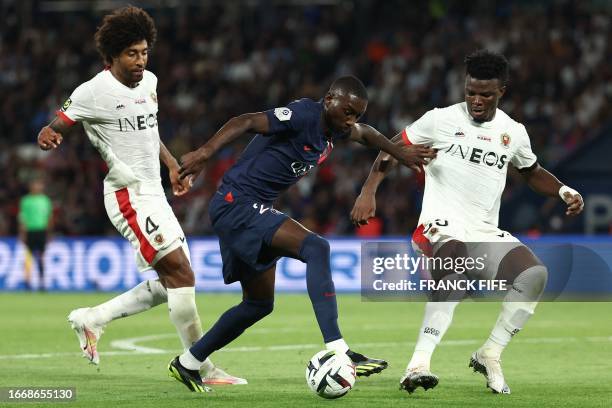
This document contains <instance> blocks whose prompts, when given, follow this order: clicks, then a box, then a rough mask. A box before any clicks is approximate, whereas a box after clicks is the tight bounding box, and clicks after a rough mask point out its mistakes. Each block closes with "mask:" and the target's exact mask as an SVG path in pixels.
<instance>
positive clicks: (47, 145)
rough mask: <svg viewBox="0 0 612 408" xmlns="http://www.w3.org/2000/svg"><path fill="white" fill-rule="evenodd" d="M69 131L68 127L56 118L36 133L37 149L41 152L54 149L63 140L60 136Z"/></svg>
mask: <svg viewBox="0 0 612 408" xmlns="http://www.w3.org/2000/svg"><path fill="white" fill-rule="evenodd" d="M68 129H70V125H68V124H67V123H66V122H64V121H63V120H61V119H60V118H59V117H56V118H55V119H53V120H52V121H51V123H49V124H48V125H47V126H45V127H43V128H42V129H41V130H40V132H38V147H40V148H41V149H42V150H51V149H56V148H57V147H58V146H59V145H60V144H61V143H62V140H64V138H63V136H62V134H65V133H66V132H68Z"/></svg>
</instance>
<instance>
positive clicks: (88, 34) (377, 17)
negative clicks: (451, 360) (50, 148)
mask: <svg viewBox="0 0 612 408" xmlns="http://www.w3.org/2000/svg"><path fill="white" fill-rule="evenodd" d="M132 3H133V4H134V5H139V6H142V7H145V8H146V9H147V10H148V11H149V12H150V13H151V15H152V16H153V17H154V19H155V21H156V23H157V28H158V43H157V45H156V46H155V49H154V50H153V53H152V55H151V58H150V59H149V69H150V70H152V71H153V72H155V73H156V74H157V76H158V77H159V89H158V94H159V100H160V112H159V123H160V134H161V137H162V139H163V140H164V142H165V143H166V145H167V146H168V147H169V148H170V150H171V151H172V152H173V153H174V154H175V156H177V157H180V155H181V154H183V153H185V152H187V151H189V150H191V149H193V148H195V147H198V146H200V145H201V144H202V143H203V142H205V141H206V140H207V139H208V138H209V137H210V136H211V135H212V134H213V133H214V132H215V131H216V130H217V129H218V128H219V127H220V126H221V125H222V124H223V123H224V122H225V121H226V120H228V119H229V118H231V117H232V116H233V115H236V114H240V113H244V112H252V111H259V110H264V109H268V108H272V107H276V106H281V105H284V104H286V103H287V102H288V101H291V100H292V99H295V98H298V97H311V98H315V99H318V98H319V97H321V96H322V95H323V94H324V92H325V91H326V89H327V87H328V86H329V84H330V83H331V81H332V79H333V78H334V77H336V76H338V75H341V74H346V73H353V74H355V75H357V76H358V77H359V78H361V79H362V80H363V81H364V83H365V84H366V85H367V86H368V90H369V94H370V104H369V107H368V111H367V115H366V117H364V118H363V121H365V122H367V123H369V124H371V125H373V126H375V127H377V128H378V129H380V130H381V131H382V132H383V133H385V134H386V135H388V136H392V135H394V134H395V133H397V132H398V131H399V130H401V129H402V128H403V127H404V126H405V125H407V124H409V123H411V122H412V121H414V120H415V119H416V118H418V117H419V116H420V115H421V114H423V113H424V112H425V111H427V110H429V109H431V108H433V107H436V106H446V105H449V104H453V103H456V102H458V101H461V100H462V98H463V93H462V92H463V91H462V89H463V88H462V87H463V74H464V72H463V57H464V55H465V54H466V53H468V52H471V51H473V50H474V49H476V48H478V47H486V48H489V49H492V50H495V51H500V52H503V53H505V54H506V55H507V57H508V58H509V60H510V62H511V66H512V69H511V80H510V84H509V88H508V93H507V94H506V96H505V98H504V99H503V103H502V108H503V109H504V110H505V111H506V112H508V113H509V114H510V115H511V116H513V117H514V118H515V119H517V120H519V121H521V122H523V123H524V124H525V125H526V126H527V129H528V131H529V133H530V136H531V140H532V146H533V149H534V151H535V152H536V154H537V155H538V157H539V160H540V162H541V164H543V165H544V166H545V167H546V168H548V169H551V170H553V171H554V173H555V174H557V175H558V176H559V177H560V178H561V179H562V180H563V181H565V182H567V183H568V184H569V185H571V186H574V187H575V188H577V189H578V190H580V191H581V192H582V193H583V194H584V196H585V198H586V202H587V208H586V210H585V214H584V216H582V217H579V218H576V219H568V218H565V217H563V216H562V214H563V208H562V206H561V205H560V204H559V203H558V201H559V200H545V199H542V198H539V197H537V196H536V195H535V194H533V193H531V192H530V191H528V189H526V188H525V187H524V185H523V184H522V182H521V181H520V180H519V177H518V176H517V175H516V174H514V173H511V174H510V176H509V180H508V188H507V189H506V192H505V193H504V206H503V208H502V211H501V227H502V228H505V229H508V230H510V231H512V232H513V233H517V234H518V233H523V234H531V235H538V234H542V233H578V234H581V233H599V234H609V233H610V231H611V230H612V189H610V183H609V180H610V176H612V161H611V160H610V159H609V156H610V154H611V153H612V138H611V137H610V136H611V134H612V114H611V112H612V103H611V101H612V65H610V61H612V41H610V39H611V36H612V24H611V18H610V17H611V15H612V3H611V2H609V1H605V0H601V1H568V0H529V1H522V0H519V1H510V0H505V1H497V2H491V1H486V0H479V1H471V2H463V1H453V0H430V1H416V2H410V5H408V4H407V3H405V2H403V1H394V0H387V1H382V2H381V1H370V0H363V1H355V2H351V1H340V0H338V1H335V0H321V1H312V2H311V1H298V0H296V1H255V0H253V1H236V2H216V1H204V2H199V1H197V2H196V1H170V0H168V1H164V0H159V1H149V2H144V1H133V2H132ZM122 5H124V3H123V2H117V1H33V0H19V1H12V0H2V1H0V21H2V22H3V23H2V25H1V28H0V95H2V99H1V102H0V134H1V135H2V137H1V138H0V171H1V172H2V174H3V177H2V178H3V182H2V183H1V184H0V236H15V235H16V232H17V224H16V215H17V211H18V202H19V198H20V197H21V196H22V195H23V194H25V193H26V192H27V185H28V181H29V180H30V179H32V178H33V177H36V176H37V175H42V176H44V178H45V180H46V191H47V193H48V194H49V195H50V196H51V198H52V200H53V203H54V215H55V220H56V222H55V228H54V234H55V236H66V237H71V236H91V235H94V236H100V235H116V231H115V230H114V228H113V227H112V225H111V224H110V223H109V222H108V221H107V219H106V214H105V211H104V207H103V201H102V183H101V180H102V179H103V177H104V175H105V170H106V169H105V164H104V162H103V161H102V160H101V159H100V157H99V155H98V153H97V152H96V151H95V150H94V148H93V147H92V146H91V145H90V143H89V141H88V140H87V138H86V136H85V134H84V132H83V129H82V127H81V126H80V125H78V126H75V129H74V130H73V131H72V133H71V134H70V135H68V137H66V138H65V141H64V144H63V145H62V147H61V148H60V149H58V150H57V151H54V152H51V153H45V152H41V151H39V150H38V148H37V147H36V145H35V140H36V135H37V132H38V130H39V129H40V128H41V127H42V126H44V125H45V124H47V123H48V122H49V121H50V119H51V118H52V117H53V116H54V112H55V111H56V110H57V109H58V107H59V106H60V105H61V104H62V102H63V101H64V100H65V99H66V98H67V97H68V95H69V94H70V93H71V91H72V90H73V89H74V88H75V87H76V86H77V85H79V84H80V83H81V82H83V81H85V80H87V79H89V78H90V77H91V76H93V75H94V74H95V73H97V72H98V71H100V70H101V69H102V68H103V65H102V63H101V60H100V58H99V56H98V55H97V53H96V51H95V48H94V44H93V34H94V32H95V29H96V26H97V25H98V24H99V22H100V20H101V17H102V16H103V15H104V13H106V12H108V11H109V10H111V9H113V8H116V7H119V6H122ZM247 140H248V138H245V139H244V140H243V141H242V142H241V143H235V144H234V145H232V146H230V147H228V148H226V149H225V150H223V151H222V152H220V153H219V154H218V155H217V157H216V158H215V159H214V160H212V161H211V162H210V165H209V167H208V171H207V172H206V174H205V176H204V177H201V178H200V179H199V180H198V182H197V184H196V185H195V186H194V189H193V191H192V192H191V193H190V194H189V195H188V196H187V197H182V198H180V199H177V198H170V200H171V203H172V205H173V207H174V209H175V211H176V213H177V216H178V217H179V220H180V221H181V222H182V225H183V227H184V229H185V231H186V233H187V234H190V235H210V234H212V231H211V227H210V223H209V220H208V216H207V211H206V208H207V200H208V197H209V196H210V195H211V194H212V192H213V191H214V190H215V186H216V185H217V183H218V182H219V179H220V177H221V176H222V174H223V172H224V171H225V170H226V169H227V168H228V166H230V165H231V163H232V162H233V161H234V160H235V159H236V157H237V155H238V154H239V153H240V151H241V150H242V148H243V147H244V145H245V144H246V142H247ZM374 157H375V153H374V152H371V151H368V150H365V149H361V148H360V147H358V146H351V147H350V148H348V149H336V151H334V153H333V160H329V161H327V162H326V164H325V165H324V166H323V167H322V168H320V169H319V170H318V172H316V173H315V174H313V175H312V176H311V177H310V178H309V179H308V180H304V181H302V182H301V183H300V184H299V185H298V186H296V187H295V188H293V189H292V190H291V191H290V192H289V193H288V194H286V195H285V196H284V197H283V198H282V199H281V200H280V201H279V202H278V203H277V208H278V209H280V210H282V211H285V212H286V213H288V214H290V215H291V216H293V217H295V218H296V219H298V220H300V221H301V222H303V223H304V224H305V225H306V226H308V227H309V228H311V229H312V230H314V231H317V232H319V233H322V234H326V235H340V236H354V235H356V234H362V235H369V236H377V235H381V234H384V235H397V236H402V235H404V236H405V235H406V234H408V233H409V232H410V231H411V230H412V228H413V227H414V226H415V223H416V221H417V218H418V214H419V210H420V196H421V193H420V191H419V190H418V187H417V183H416V181H415V176H414V175H413V174H411V173H410V172H409V171H408V170H405V169H404V170H401V171H398V172H396V173H395V174H394V175H393V177H391V178H390V179H389V180H388V181H387V182H386V183H385V185H384V188H383V189H382V190H381V191H380V193H379V195H378V219H377V220H376V221H375V222H373V223H371V225H370V226H369V228H368V229H366V230H363V231H355V230H354V229H353V227H352V226H351V225H350V223H349V222H348V221H349V219H348V216H347V215H348V213H349V211H350V209H351V206H352V204H353V201H354V198H355V197H356V195H357V194H358V192H359V188H360V186H361V183H362V182H363V180H364V179H365V177H366V175H367V172H368V171H369V167H370V163H371V162H372V161H373V159H374ZM169 197H170V196H169Z"/></svg>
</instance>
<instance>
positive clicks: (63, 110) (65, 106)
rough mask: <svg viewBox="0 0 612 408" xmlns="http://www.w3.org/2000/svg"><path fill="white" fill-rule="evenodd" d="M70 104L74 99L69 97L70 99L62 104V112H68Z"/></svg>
mask: <svg viewBox="0 0 612 408" xmlns="http://www.w3.org/2000/svg"><path fill="white" fill-rule="evenodd" d="M70 105H72V99H70V98H68V99H66V102H64V104H63V105H62V108H61V109H60V110H61V111H62V112H66V109H68V108H69V107H70Z"/></svg>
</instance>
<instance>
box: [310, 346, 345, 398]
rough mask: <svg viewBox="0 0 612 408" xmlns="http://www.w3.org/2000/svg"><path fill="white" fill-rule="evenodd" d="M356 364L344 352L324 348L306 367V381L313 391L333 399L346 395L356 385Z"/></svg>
mask: <svg viewBox="0 0 612 408" xmlns="http://www.w3.org/2000/svg"><path fill="white" fill-rule="evenodd" d="M355 377H356V376H355V365H354V364H353V362H352V361H351V359H350V358H349V357H348V356H347V355H346V354H344V353H338V352H336V351H333V350H323V351H319V352H318V353H317V354H315V355H314V356H313V357H312V358H311V359H310V361H309V362H308V366H307V367H306V382H307V383H308V387H309V388H310V389H311V390H312V392H314V393H316V394H317V395H319V396H320V397H323V398H328V399H333V398H340V397H342V396H343V395H346V393H348V392H349V391H350V390H351V389H352V388H353V386H354V385H355Z"/></svg>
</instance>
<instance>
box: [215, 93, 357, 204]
mask: <svg viewBox="0 0 612 408" xmlns="http://www.w3.org/2000/svg"><path fill="white" fill-rule="evenodd" d="M322 112H323V101H322V100H321V101H319V102H315V101H313V100H311V99H307V98H304V99H300V100H297V101H294V102H291V103H290V104H288V105H287V106H286V107H281V108H276V109H271V110H268V111H266V112H265V113H266V115H267V116H268V121H269V123H270V130H269V132H268V133H267V134H257V135H255V137H254V138H253V140H252V141H251V143H249V145H248V146H247V147H246V149H244V151H243V152H242V155H241V156H240V158H239V159H238V161H237V162H236V164H234V165H233V166H232V167H231V168H230V169H229V170H228V171H227V172H226V173H225V175H224V176H223V185H222V187H221V189H222V190H223V191H232V192H234V193H240V194H242V195H247V196H250V197H253V198H255V199H257V200H259V201H262V202H267V203H270V202H272V201H274V200H276V198H277V197H278V196H279V194H280V193H282V192H283V191H285V190H287V189H288V188H289V187H290V186H292V185H293V184H295V183H296V182H297V181H298V180H299V179H300V178H302V177H303V176H304V175H306V174H307V173H308V172H309V171H310V170H312V169H313V168H315V167H316V166H317V165H318V164H321V163H322V162H323V161H324V160H325V159H326V158H327V156H328V155H329V154H330V152H331V150H332V149H333V147H334V145H333V143H334V141H336V140H339V139H342V138H347V137H348V136H349V135H348V134H342V133H334V134H332V135H331V137H327V136H326V135H325V134H324V132H323V125H322V123H321V122H322V120H323V119H322V115H321V113H322Z"/></svg>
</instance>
